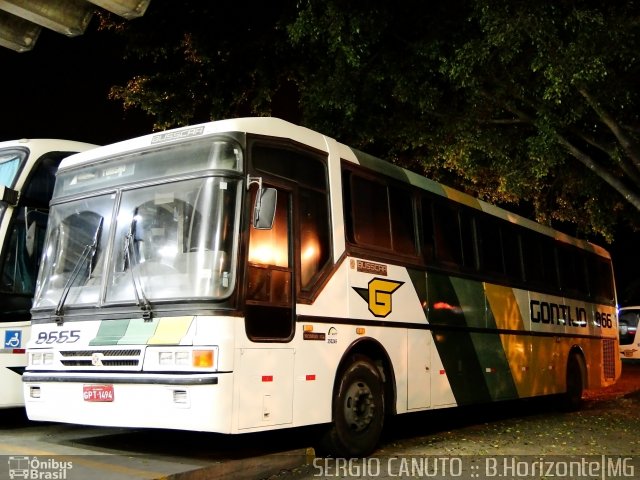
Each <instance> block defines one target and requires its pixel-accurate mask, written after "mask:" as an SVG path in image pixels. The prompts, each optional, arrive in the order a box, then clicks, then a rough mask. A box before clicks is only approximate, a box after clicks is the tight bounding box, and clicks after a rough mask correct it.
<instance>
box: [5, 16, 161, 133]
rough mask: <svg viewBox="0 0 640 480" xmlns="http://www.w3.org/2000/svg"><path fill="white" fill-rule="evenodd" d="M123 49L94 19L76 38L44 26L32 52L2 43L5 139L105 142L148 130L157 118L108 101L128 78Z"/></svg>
mask: <svg viewBox="0 0 640 480" xmlns="http://www.w3.org/2000/svg"><path fill="white" fill-rule="evenodd" d="M94 21H96V19H95V18H94ZM121 52H122V48H121V45H119V44H118V42H117V41H116V40H115V39H113V38H111V37H110V36H108V35H105V34H100V33H98V32H96V31H95V25H94V24H93V23H92V24H91V25H89V28H87V31H86V32H85V34H84V35H81V36H78V37H73V38H68V37H65V36H64V35H61V34H58V33H55V32H52V31H50V30H47V29H43V30H42V33H41V34H40V38H39V39H38V41H37V42H36V44H35V47H34V48H33V50H31V51H30V52H24V53H17V52H14V51H13V50H9V49H7V48H1V47H0V72H2V73H1V74H2V82H1V83H0V85H1V90H0V92H1V93H0V98H1V101H2V110H1V111H2V114H1V115H0V141H3V140H13V139H16V138H38V137H40V138H65V139H70V140H77V141H83V142H89V143H97V144H106V143H112V142H115V141H119V140H124V139H126V138H130V137H135V136H138V135H142V134H145V133H148V132H149V131H150V129H151V125H152V122H151V120H149V119H148V118H147V117H145V115H143V114H142V113H140V112H134V111H127V112H125V111H123V109H122V106H121V104H120V103H119V102H117V101H113V100H108V99H107V95H108V91H109V87H110V86H111V85H113V84H115V83H124V81H125V80H126V79H127V78H128V76H127V72H126V71H124V69H125V68H126V64H125V62H124V61H123V59H122V53H121Z"/></svg>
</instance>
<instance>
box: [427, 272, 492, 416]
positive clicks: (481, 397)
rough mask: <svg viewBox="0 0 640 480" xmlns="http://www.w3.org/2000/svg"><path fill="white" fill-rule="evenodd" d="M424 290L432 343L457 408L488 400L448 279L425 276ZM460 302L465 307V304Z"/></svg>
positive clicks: (486, 389)
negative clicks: (427, 303) (426, 291)
mask: <svg viewBox="0 0 640 480" xmlns="http://www.w3.org/2000/svg"><path fill="white" fill-rule="evenodd" d="M458 287H459V286H458ZM427 289H428V293H427V295H428V299H429V323H430V324H431V325H433V326H434V328H433V338H434V344H435V346H436V349H437V350H438V354H439V355H440V359H441V360H442V365H443V366H444V368H445V371H446V372H447V378H448V380H449V384H450V385H451V389H452V391H453V395H454V397H455V399H456V402H457V403H458V405H470V404H472V403H477V402H489V401H491V395H490V393H489V390H488V388H487V384H486V383H485V381H484V374H483V369H482V366H481V364H480V360H479V358H478V356H477V354H476V349H475V345H474V341H473V340H472V338H471V334H470V332H469V331H468V330H466V327H467V321H466V319H465V314H464V311H463V309H462V304H463V302H461V300H460V298H459V297H458V294H457V293H456V289H455V288H454V286H453V282H452V281H451V278H450V277H449V276H447V275H441V274H436V273H428V274H427ZM460 293H462V294H463V295H465V294H468V291H466V290H465V289H460ZM464 303H465V304H467V305H468V303H467V302H464ZM438 327H442V328H438ZM447 327H454V329H450V328H447Z"/></svg>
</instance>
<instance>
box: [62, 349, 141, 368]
mask: <svg viewBox="0 0 640 480" xmlns="http://www.w3.org/2000/svg"><path fill="white" fill-rule="evenodd" d="M140 352H141V350H140V349H128V350H105V349H101V350H66V351H61V352H60V355H61V356H62V360H61V361H60V363H62V365H63V366H65V367H87V368H100V367H111V368H113V367H129V368H137V367H138V366H139V365H140Z"/></svg>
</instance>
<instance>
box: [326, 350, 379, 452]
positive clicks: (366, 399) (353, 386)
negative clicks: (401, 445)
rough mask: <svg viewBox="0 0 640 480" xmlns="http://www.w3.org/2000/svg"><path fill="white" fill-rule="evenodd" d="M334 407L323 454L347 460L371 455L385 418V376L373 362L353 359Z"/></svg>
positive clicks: (334, 399)
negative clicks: (383, 378) (383, 377)
mask: <svg viewBox="0 0 640 480" xmlns="http://www.w3.org/2000/svg"><path fill="white" fill-rule="evenodd" d="M332 407H333V423H332V424H331V426H330V427H329V429H328V430H327V431H326V432H325V434H324V435H323V437H322V439H321V441H320V445H319V450H320V452H321V453H325V454H328V455H332V456H335V457H345V458H351V457H363V456H367V455H369V454H371V453H372V452H373V451H374V450H375V448H376V446H377V444H378V441H379V440H380V435H381V434H382V428H383V426H384V418H385V403H384V387H383V381H382V376H381V374H380V371H379V370H378V369H377V368H376V366H375V365H374V364H373V363H372V362H371V360H369V359H368V358H367V357H364V356H361V355H357V356H354V357H353V359H352V360H351V362H350V363H349V364H348V366H347V367H346V368H345V369H344V370H343V371H342V374H341V376H340V381H339V383H338V386H337V391H336V394H335V395H334V398H333V405H332Z"/></svg>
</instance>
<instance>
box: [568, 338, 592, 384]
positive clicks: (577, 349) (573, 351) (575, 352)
mask: <svg viewBox="0 0 640 480" xmlns="http://www.w3.org/2000/svg"><path fill="white" fill-rule="evenodd" d="M572 357H575V358H576V359H577V360H578V367H579V368H580V375H581V376H582V385H584V388H585V389H587V388H589V371H588V368H589V367H588V366H587V359H586V355H585V354H584V350H583V348H582V346H580V345H573V346H571V348H570V349H569V353H568V354H567V361H566V363H565V372H566V371H567V370H568V369H569V364H570V362H571V358H572Z"/></svg>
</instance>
